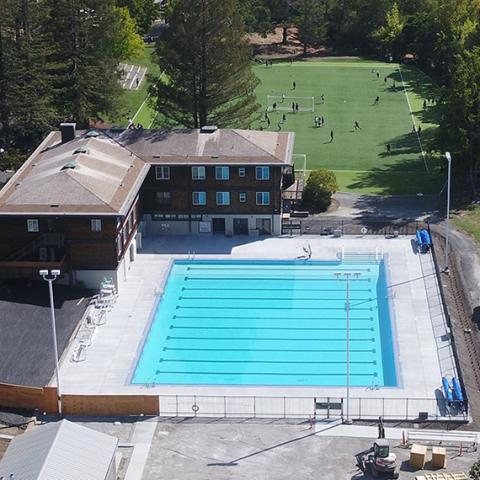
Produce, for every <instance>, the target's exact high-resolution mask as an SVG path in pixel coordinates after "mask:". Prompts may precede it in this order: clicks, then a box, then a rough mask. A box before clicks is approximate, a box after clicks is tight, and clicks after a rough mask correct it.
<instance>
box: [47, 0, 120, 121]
mask: <svg viewBox="0 0 480 480" xmlns="http://www.w3.org/2000/svg"><path fill="white" fill-rule="evenodd" d="M45 2H46V3H48V5H49V7H50V8H49V11H50V20H49V22H48V24H47V25H48V26H47V28H48V30H49V32H50V34H51V35H52V37H53V41H54V44H55V46H56V52H55V58H56V61H57V72H58V74H59V78H60V81H59V83H58V84H57V85H56V89H57V95H56V106H57V109H58V112H59V116H60V118H62V119H72V120H75V121H76V122H77V123H78V124H79V125H80V126H86V125H87V124H88V123H89V120H90V119H91V118H102V116H103V115H104V114H105V113H110V112H114V111H115V107H116V103H117V100H118V96H119V94H120V86H119V83H118V78H119V74H118V69H117V65H118V62H119V60H120V59H119V53H118V52H119V51H118V48H116V45H115V42H116V40H117V38H118V37H117V35H116V28H117V27H116V22H118V21H119V19H118V16H117V15H116V13H115V10H114V6H115V1H114V0H102V1H97V0H45Z"/></svg>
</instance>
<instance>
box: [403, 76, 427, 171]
mask: <svg viewBox="0 0 480 480" xmlns="http://www.w3.org/2000/svg"><path fill="white" fill-rule="evenodd" d="M398 72H399V73H400V78H401V79H402V86H403V91H404V92H405V97H406V99H407V103H408V109H409V110H410V115H411V116H412V122H413V125H414V127H415V134H416V135H417V139H418V144H419V145H420V150H421V152H422V157H423V163H424V164H425V170H426V171H427V173H430V169H429V168H428V165H427V159H426V156H425V151H424V150H423V145H422V140H421V139H420V135H419V134H418V129H417V123H416V122H415V115H414V114H413V111H412V106H411V105H410V99H409V98H408V93H407V89H406V87H405V82H404V80H403V75H402V67H398Z"/></svg>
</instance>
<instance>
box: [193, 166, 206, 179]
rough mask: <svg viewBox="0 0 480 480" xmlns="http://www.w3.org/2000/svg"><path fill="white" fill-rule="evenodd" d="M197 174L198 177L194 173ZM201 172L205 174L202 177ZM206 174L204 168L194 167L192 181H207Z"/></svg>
mask: <svg viewBox="0 0 480 480" xmlns="http://www.w3.org/2000/svg"><path fill="white" fill-rule="evenodd" d="M195 171H196V172H197V176H195V175H194V173H193V172H195ZM199 172H203V174H202V175H199ZM205 178H206V172H205V167H204V166H194V167H192V180H205Z"/></svg>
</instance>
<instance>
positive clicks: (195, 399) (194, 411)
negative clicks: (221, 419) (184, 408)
mask: <svg viewBox="0 0 480 480" xmlns="http://www.w3.org/2000/svg"><path fill="white" fill-rule="evenodd" d="M193 404H194V405H196V406H197V407H198V405H197V396H196V395H194V396H193ZM193 413H194V414H195V415H194V416H195V417H196V416H197V409H196V408H195V409H194V410H193Z"/></svg>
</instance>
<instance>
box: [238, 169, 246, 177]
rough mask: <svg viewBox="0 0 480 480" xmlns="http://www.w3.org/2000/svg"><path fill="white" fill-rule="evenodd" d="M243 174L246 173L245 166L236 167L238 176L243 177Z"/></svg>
mask: <svg viewBox="0 0 480 480" xmlns="http://www.w3.org/2000/svg"><path fill="white" fill-rule="evenodd" d="M245 174H246V170H245V167H238V176H239V177H241V178H243V177H245Z"/></svg>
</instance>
